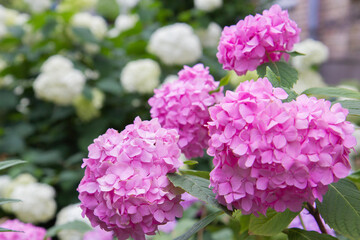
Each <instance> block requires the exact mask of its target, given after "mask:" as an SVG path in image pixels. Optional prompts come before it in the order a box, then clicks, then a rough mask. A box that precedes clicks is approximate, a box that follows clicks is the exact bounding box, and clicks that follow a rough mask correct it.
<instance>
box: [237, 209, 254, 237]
mask: <svg viewBox="0 0 360 240" xmlns="http://www.w3.org/2000/svg"><path fill="white" fill-rule="evenodd" d="M232 217H233V218H234V219H235V220H236V221H237V222H238V224H240V230H239V233H240V234H241V233H243V232H245V231H247V230H248V229H249V224H250V218H251V215H243V214H241V211H240V210H235V211H234V212H233V215H232ZM236 229H237V230H238V229H239V226H237V228H236Z"/></svg>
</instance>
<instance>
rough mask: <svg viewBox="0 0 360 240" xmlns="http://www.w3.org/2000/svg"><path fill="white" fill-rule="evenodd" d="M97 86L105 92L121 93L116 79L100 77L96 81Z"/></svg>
mask: <svg viewBox="0 0 360 240" xmlns="http://www.w3.org/2000/svg"><path fill="white" fill-rule="evenodd" d="M96 85H97V87H98V88H100V89H101V90H103V91H104V92H107V93H112V94H114V95H119V94H120V93H121V85H120V82H119V81H116V79H111V78H109V79H102V80H100V81H98V82H97V84H96Z"/></svg>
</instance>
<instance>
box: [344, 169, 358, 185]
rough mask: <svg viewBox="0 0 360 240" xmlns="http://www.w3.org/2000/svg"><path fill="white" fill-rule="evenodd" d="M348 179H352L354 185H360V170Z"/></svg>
mask: <svg viewBox="0 0 360 240" xmlns="http://www.w3.org/2000/svg"><path fill="white" fill-rule="evenodd" d="M346 178H348V179H350V180H351V181H353V182H354V183H360V170H357V171H356V172H353V173H352V174H350V175H349V176H347V177H346Z"/></svg>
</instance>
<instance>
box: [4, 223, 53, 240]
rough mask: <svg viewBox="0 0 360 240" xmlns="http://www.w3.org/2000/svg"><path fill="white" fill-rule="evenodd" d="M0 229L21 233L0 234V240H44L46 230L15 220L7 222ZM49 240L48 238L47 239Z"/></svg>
mask: <svg viewBox="0 0 360 240" xmlns="http://www.w3.org/2000/svg"><path fill="white" fill-rule="evenodd" d="M0 227H2V228H6V229H11V230H14V231H21V232H0V239H1V240H29V239H31V240H44V237H45V235H46V230H45V229H44V228H42V227H37V226H34V225H32V224H31V223H23V222H20V221H19V220H17V219H14V220H7V221H6V222H4V223H3V224H0ZM47 239H48V240H50V238H47Z"/></svg>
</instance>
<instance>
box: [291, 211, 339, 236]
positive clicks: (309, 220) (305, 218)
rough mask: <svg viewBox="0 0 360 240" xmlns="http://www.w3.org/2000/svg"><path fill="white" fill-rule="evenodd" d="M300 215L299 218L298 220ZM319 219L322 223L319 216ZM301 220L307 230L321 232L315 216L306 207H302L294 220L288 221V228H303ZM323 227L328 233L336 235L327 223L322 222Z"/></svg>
mask: <svg viewBox="0 0 360 240" xmlns="http://www.w3.org/2000/svg"><path fill="white" fill-rule="evenodd" d="M300 217H301V220H300ZM320 218H321V216H320ZM321 220H322V221H323V223H324V220H323V219H322V218H321ZM301 221H302V222H303V224H304V226H305V228H306V230H307V231H315V232H318V233H321V231H320V229H319V226H318V224H317V222H316V220H315V218H314V217H313V216H312V215H311V214H310V213H309V211H308V210H307V209H305V208H304V209H303V210H302V211H301V212H300V214H299V216H297V217H296V218H294V220H293V221H292V222H291V223H290V225H289V228H300V229H304V226H303V224H302V223H301ZM324 227H325V229H326V231H327V233H328V234H330V235H332V236H334V237H336V235H335V231H334V230H333V229H331V228H330V227H329V225H327V224H326V223H324Z"/></svg>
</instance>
